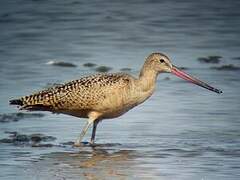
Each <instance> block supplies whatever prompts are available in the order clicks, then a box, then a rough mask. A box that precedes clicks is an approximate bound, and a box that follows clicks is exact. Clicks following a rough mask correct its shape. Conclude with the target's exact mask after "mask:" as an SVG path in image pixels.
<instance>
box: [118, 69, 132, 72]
mask: <svg viewBox="0 0 240 180" xmlns="http://www.w3.org/2000/svg"><path fill="white" fill-rule="evenodd" d="M131 70H132V69H131V68H121V69H120V71H122V72H129V71H131Z"/></svg>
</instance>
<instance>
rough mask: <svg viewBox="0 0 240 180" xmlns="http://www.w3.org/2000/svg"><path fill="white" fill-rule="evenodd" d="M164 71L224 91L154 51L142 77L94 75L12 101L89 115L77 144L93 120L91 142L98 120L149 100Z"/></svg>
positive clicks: (27, 106) (32, 107)
mask: <svg viewBox="0 0 240 180" xmlns="http://www.w3.org/2000/svg"><path fill="white" fill-rule="evenodd" d="M164 72H165V73H173V74H175V75H177V76H179V77H180V78H182V79H185V80H187V81H189V82H191V83H194V84H196V85H199V86H201V87H203V88H206V89H208V90H210V91H214V92H216V93H219V94H220V93H222V91H221V90H219V89H216V88H214V87H212V86H210V85H208V84H206V83H204V82H202V81H200V80H198V79H196V78H194V77H191V76H190V75H188V74H186V73H185V72H183V71H181V70H179V69H178V68H177V67H176V66H174V65H172V63H171V61H170V59H169V58H168V57H167V56H166V55H164V54H162V53H152V54H151V55H149V56H148V57H147V58H146V61H145V63H144V65H143V67H142V69H141V71H140V74H139V77H138V78H135V77H133V76H131V75H129V74H124V73H113V74H96V75H91V76H87V77H83V78H81V79H78V80H74V81H71V82H68V83H66V84H63V85H59V86H56V87H53V88H50V89H47V90H43V91H40V92H38V93H35V94H32V95H29V96H24V97H21V98H19V99H14V100H10V104H11V105H19V106H20V110H29V111H50V112H54V113H63V114H68V115H72V116H76V117H79V118H88V120H87V123H86V125H85V126H84V128H83V130H82V132H81V134H80V136H79V138H78V139H77V140H76V142H75V145H76V146H79V145H80V144H81V141H82V138H83V136H84V135H85V133H86V132H87V130H88V128H89V127H90V125H92V124H93V129H92V136H91V141H90V143H94V139H95V134H96V129H97V125H98V123H99V122H100V121H101V120H103V119H109V118H116V117H119V116H121V115H122V114H124V113H126V112H127V111H129V110H130V109H132V108H133V107H135V106H137V105H139V104H141V103H143V102H144V101H145V100H147V99H148V98H149V97H150V96H151V95H152V94H153V92H154V89H155V85H156V79H157V76H158V74H159V73H164Z"/></svg>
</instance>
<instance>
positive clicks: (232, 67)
mask: <svg viewBox="0 0 240 180" xmlns="http://www.w3.org/2000/svg"><path fill="white" fill-rule="evenodd" d="M211 69H216V70H222V71H237V70H240V67H238V66H235V65H233V64H227V65H222V66H219V67H211Z"/></svg>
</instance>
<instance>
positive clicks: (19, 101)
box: [9, 99, 23, 106]
mask: <svg viewBox="0 0 240 180" xmlns="http://www.w3.org/2000/svg"><path fill="white" fill-rule="evenodd" d="M9 104H10V105H19V106H22V105H23V101H22V100H21V99H12V100H10V101H9Z"/></svg>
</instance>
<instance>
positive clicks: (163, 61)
mask: <svg viewBox="0 0 240 180" xmlns="http://www.w3.org/2000/svg"><path fill="white" fill-rule="evenodd" d="M147 62H148V63H149V64H150V66H151V68H152V69H154V70H155V71H156V72H158V73H162V72H166V73H172V74H174V75H176V76H178V77H180V78H182V79H184V80H186V81H188V82H191V83H193V84H196V85H198V86H201V87H203V88H206V89H208V90H210V91H213V92H216V93H218V94H220V93H222V91H221V90H219V89H216V88H214V87H212V86H210V85H208V84H207V83H205V82H203V81H201V80H199V79H197V78H195V77H193V76H190V75H189V74H187V73H186V72H184V71H182V70H180V69H179V68H178V67H176V66H174V65H173V64H172V63H171V61H170V59H169V58H168V57H167V56H166V55H165V54H162V53H152V54H151V55H149V56H148V58H147Z"/></svg>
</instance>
